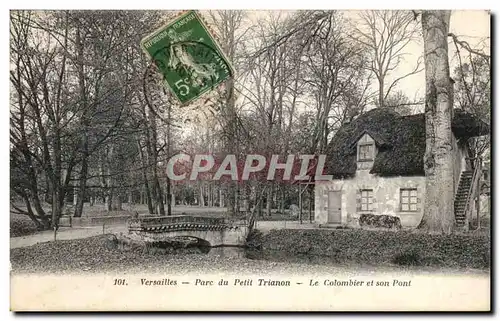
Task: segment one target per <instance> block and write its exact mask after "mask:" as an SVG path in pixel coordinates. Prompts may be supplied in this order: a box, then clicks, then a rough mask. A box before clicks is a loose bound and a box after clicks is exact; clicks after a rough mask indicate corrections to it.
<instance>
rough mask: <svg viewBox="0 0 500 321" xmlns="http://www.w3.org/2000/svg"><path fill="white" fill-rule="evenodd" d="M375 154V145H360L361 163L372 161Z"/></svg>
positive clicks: (359, 158) (359, 157)
mask: <svg viewBox="0 0 500 321" xmlns="http://www.w3.org/2000/svg"><path fill="white" fill-rule="evenodd" d="M374 152H375V144H374V143H363V144H360V145H358V161H360V162H366V161H372V160H373V156H374V155H373V154H374Z"/></svg>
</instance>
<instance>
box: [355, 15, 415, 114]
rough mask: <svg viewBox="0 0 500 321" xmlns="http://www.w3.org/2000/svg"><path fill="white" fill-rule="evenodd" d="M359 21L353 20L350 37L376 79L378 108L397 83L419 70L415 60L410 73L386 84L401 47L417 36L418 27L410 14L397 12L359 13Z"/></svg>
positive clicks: (397, 60) (402, 52) (398, 61)
mask: <svg viewBox="0 0 500 321" xmlns="http://www.w3.org/2000/svg"><path fill="white" fill-rule="evenodd" d="M359 20H360V21H359V22H360V23H358V21H357V20H356V21H355V23H356V25H355V26H354V30H355V35H354V37H355V39H356V40H357V41H359V42H360V43H361V44H363V45H364V46H365V48H367V49H368V52H369V53H370V56H371V62H372V63H371V66H369V70H370V71H372V72H373V73H374V74H375V76H376V78H377V81H378V106H381V107H383V106H384V105H385V100H386V99H387V97H389V94H390V93H391V90H393V89H394V88H395V87H396V85H397V84H398V83H399V82H400V81H401V80H403V79H405V78H407V77H409V76H411V75H414V74H417V73H419V72H420V71H422V68H421V59H420V58H419V59H418V60H417V64H416V66H415V68H413V70H411V71H410V72H408V73H406V74H403V75H401V76H399V77H397V78H395V79H394V80H392V81H391V82H390V83H387V80H388V76H389V75H390V74H391V73H392V72H393V71H394V70H395V69H396V68H397V67H398V66H399V65H400V63H401V62H402V61H403V60H404V56H405V55H406V54H407V53H406V52H405V51H404V49H405V47H406V46H407V45H408V44H409V43H410V42H411V41H413V40H415V39H416V36H418V30H419V29H418V24H417V22H416V21H415V15H414V14H413V12H411V11H401V10H383V11H377V10H371V11H363V12H361V13H360V14H359Z"/></svg>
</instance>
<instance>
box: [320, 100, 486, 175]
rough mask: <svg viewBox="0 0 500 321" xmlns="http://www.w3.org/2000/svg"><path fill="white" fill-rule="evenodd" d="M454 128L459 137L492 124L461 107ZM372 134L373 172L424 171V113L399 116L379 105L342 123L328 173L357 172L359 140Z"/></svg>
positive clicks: (332, 147) (483, 130)
mask: <svg viewBox="0 0 500 321" xmlns="http://www.w3.org/2000/svg"><path fill="white" fill-rule="evenodd" d="M452 130H453V133H454V135H455V137H456V138H457V139H462V140H465V139H468V138H470V137H475V136H481V135H486V134H488V133H489V126H488V125H487V124H485V123H484V122H482V121H481V120H479V119H478V118H476V117H474V116H473V115H471V114H468V113H465V112H463V111H462V110H458V109H455V110H454V118H453V122H452ZM365 133H366V134H368V135H370V136H371V137H372V138H373V139H374V140H375V144H376V145H377V148H378V153H377V156H376V158H375V161H374V164H373V168H372V170H371V171H370V173H372V174H378V175H380V176H398V175H404V176H414V175H422V176H423V175H424V153H425V115H424V114H417V115H410V116H400V115H399V114H397V113H395V112H393V111H391V110H387V109H381V108H376V109H372V110H370V111H368V112H367V113H365V114H363V115H361V116H359V117H358V118H357V119H356V120H354V121H353V122H351V123H349V124H345V125H343V126H342V127H341V128H340V129H339V130H338V132H337V133H336V134H335V136H334V137H333V139H332V141H331V142H330V144H329V145H328V150H327V154H328V156H327V164H326V167H327V174H331V175H333V177H334V178H341V177H351V176H354V174H355V172H356V143H357V141H358V140H359V138H361V137H362V136H363V134H365Z"/></svg>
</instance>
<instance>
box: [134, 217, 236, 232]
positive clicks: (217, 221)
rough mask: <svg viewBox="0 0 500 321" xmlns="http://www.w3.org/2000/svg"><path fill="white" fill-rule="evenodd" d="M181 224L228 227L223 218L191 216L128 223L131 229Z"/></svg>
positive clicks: (142, 219) (138, 219) (141, 218)
mask: <svg viewBox="0 0 500 321" xmlns="http://www.w3.org/2000/svg"><path fill="white" fill-rule="evenodd" d="M181 223H193V224H206V225H226V224H227V221H226V219H225V218H223V217H203V216H191V215H172V216H147V217H139V218H133V219H130V220H129V221H128V227H129V229H130V228H143V227H151V226H163V225H171V224H181Z"/></svg>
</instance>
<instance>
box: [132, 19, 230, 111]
mask: <svg viewBox="0 0 500 321" xmlns="http://www.w3.org/2000/svg"><path fill="white" fill-rule="evenodd" d="M141 47H142V48H143V50H144V51H145V52H146V53H147V54H148V55H149V56H150V57H151V59H152V62H153V63H154V64H155V65H156V66H157V67H158V69H159V71H160V72H161V73H162V75H163V78H164V83H165V85H166V86H167V87H168V88H169V89H170V91H171V92H172V93H173V94H174V96H175V97H176V98H177V99H178V100H179V101H180V102H181V103H182V104H187V103H190V102H192V101H194V100H196V99H197V98H198V97H200V96H201V95H203V94H204V93H206V92H208V91H210V90H212V89H214V88H215V87H216V86H218V85H220V84H221V83H223V82H224V81H225V80H227V79H228V78H230V77H232V76H233V74H234V70H233V68H232V66H231V64H230V63H229V60H228V59H227V58H226V56H225V55H224V53H223V51H222V49H221V48H220V46H219V45H218V44H217V42H216V40H215V38H214V36H213V35H212V34H211V32H210V30H209V28H208V27H207V26H206V24H205V23H204V21H203V19H202V18H201V17H200V15H199V14H198V13H197V12H196V11H188V12H186V13H184V14H182V15H180V16H179V17H177V18H176V19H175V20H173V21H171V22H170V23H168V24H167V25H165V26H164V27H161V28H160V29H158V30H156V31H154V32H153V33H152V34H150V35H149V36H147V37H146V38H144V39H143V40H142V41H141Z"/></svg>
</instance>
